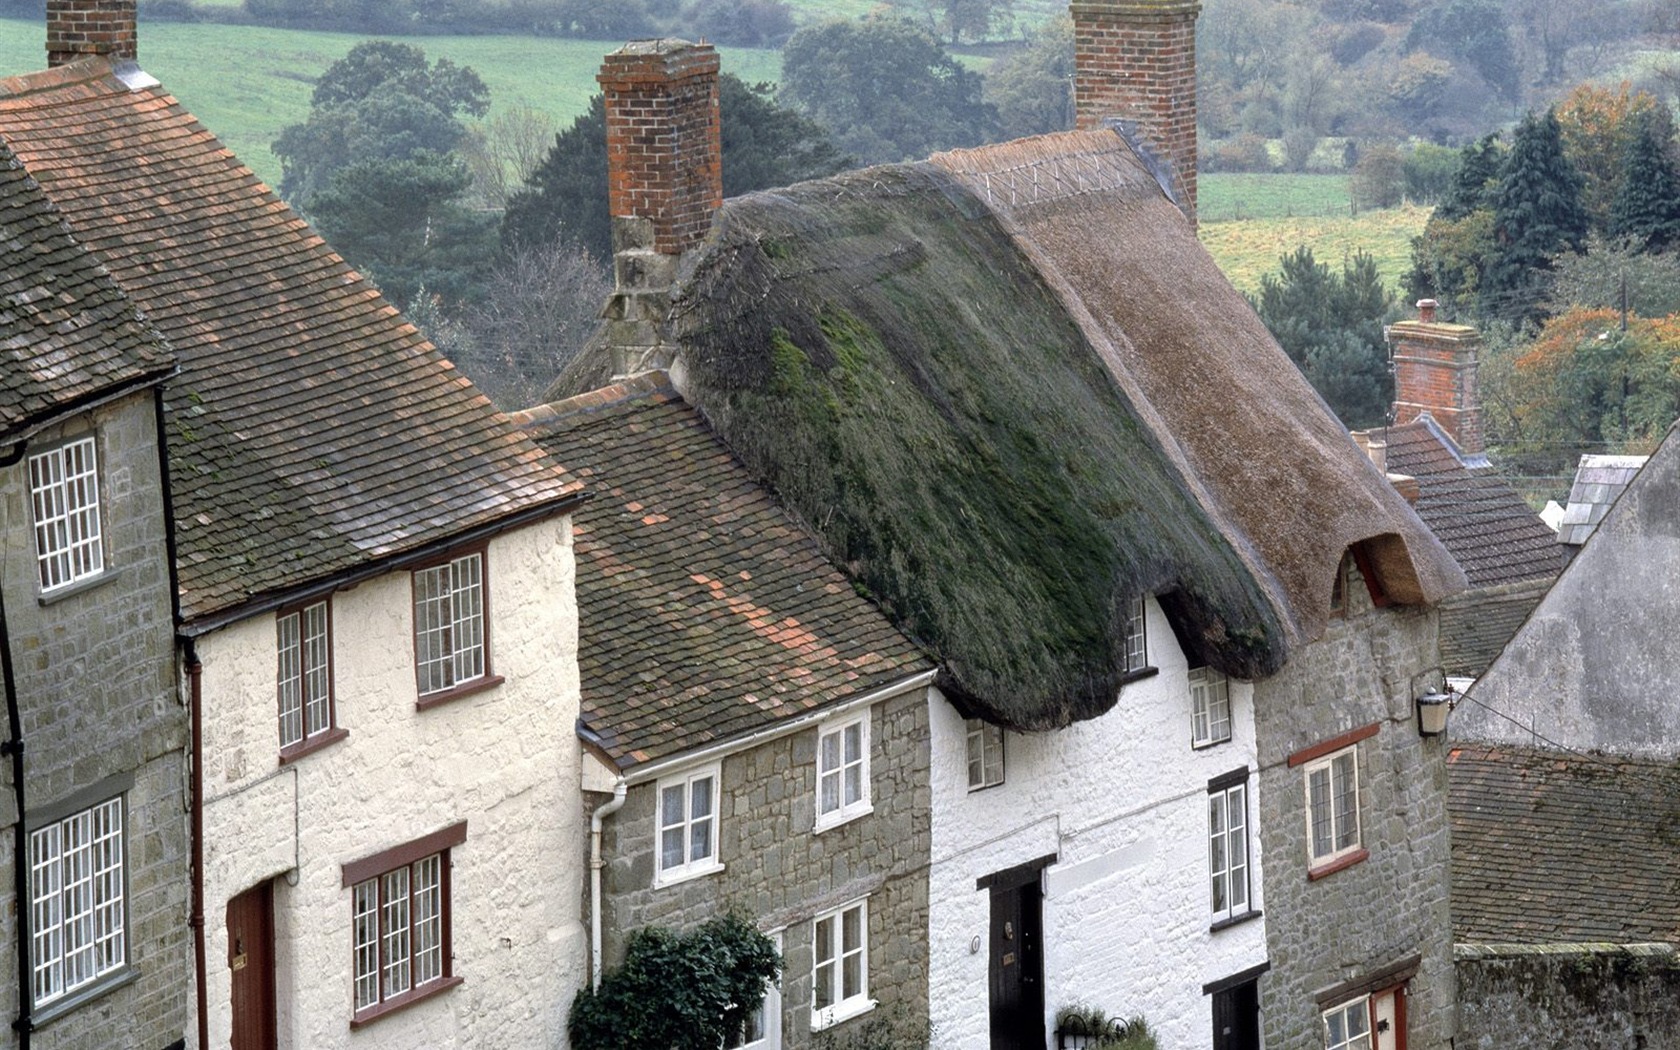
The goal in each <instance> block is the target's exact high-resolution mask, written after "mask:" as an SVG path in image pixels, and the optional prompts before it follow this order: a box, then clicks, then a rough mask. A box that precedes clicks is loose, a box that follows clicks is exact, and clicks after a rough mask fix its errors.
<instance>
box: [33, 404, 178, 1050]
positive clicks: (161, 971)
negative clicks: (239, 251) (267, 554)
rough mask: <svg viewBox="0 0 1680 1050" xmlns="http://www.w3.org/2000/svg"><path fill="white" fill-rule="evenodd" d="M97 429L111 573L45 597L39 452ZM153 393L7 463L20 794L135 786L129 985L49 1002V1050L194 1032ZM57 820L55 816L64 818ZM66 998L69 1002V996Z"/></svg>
mask: <svg viewBox="0 0 1680 1050" xmlns="http://www.w3.org/2000/svg"><path fill="white" fill-rule="evenodd" d="M88 433H93V434H95V435H96V437H97V443H96V446H95V449H96V455H97V459H98V465H99V475H98V477H99V484H100V513H101V532H102V535H103V538H104V543H105V550H104V554H105V572H104V574H103V575H102V576H101V577H100V578H99V579H98V581H97V582H94V583H91V584H89V585H86V586H84V587H82V588H80V589H78V588H76V587H75V586H74V585H73V586H72V588H71V589H70V590H69V591H66V592H64V593H62V594H60V595H55V596H53V597H51V598H49V599H48V600H47V601H46V602H45V603H43V602H42V601H41V600H40V598H39V591H40V588H39V583H38V578H37V575H36V566H35V553H34V552H35V544H34V539H33V533H32V517H31V514H32V512H31V508H30V496H29V475H28V456H29V455H33V454H36V453H38V452H41V451H44V450H46V449H48V448H51V447H52V446H54V445H56V444H58V443H59V442H61V441H63V440H66V439H74V438H79V437H82V436H84V435H86V434H88ZM162 491H163V490H162V487H161V471H160V464H159V460H158V440H157V433H156V425H155V415H154V403H153V395H152V393H151V391H146V392H144V393H140V394H136V395H134V396H131V397H128V398H124V399H123V400H121V401H118V402H115V403H113V404H111V405H108V406H105V407H103V408H100V409H97V410H95V411H92V412H89V413H84V414H82V415H80V416H77V417H75V418H74V419H72V420H71V421H69V422H67V423H65V424H63V425H62V426H58V427H55V428H52V429H51V430H49V431H47V432H44V433H41V434H38V435H36V436H35V437H33V438H32V439H31V441H30V443H29V447H28V449H27V450H26V452H25V456H24V458H23V459H21V460H19V461H18V462H17V463H16V464H14V465H12V466H10V467H7V468H5V469H4V470H3V471H0V528H3V530H4V535H5V537H6V550H7V552H8V553H7V557H6V559H5V561H4V569H3V575H0V582H3V586H4V588H5V602H6V617H7V621H8V629H9V633H10V642H11V646H12V655H13V660H14V665H15V669H16V672H17V690H18V700H19V706H20V708H21V714H22V716H23V733H24V740H25V744H26V749H25V753H24V776H25V780H24V785H25V789H26V800H25V804H26V806H27V807H28V808H29V811H30V812H31V813H38V812H40V811H41V810H42V809H43V808H44V807H51V808H54V809H62V808H63V807H64V805H66V804H69V805H72V806H74V807H77V808H80V807H82V806H83V805H87V806H91V805H94V804H96V803H97V802H100V801H103V800H104V799H103V798H94V797H84V796H86V795H87V794H88V790H89V789H90V788H92V787H94V786H95V785H98V784H99V783H100V782H101V781H103V780H105V779H106V778H108V777H130V778H132V781H133V783H132V786H130V787H128V788H127V790H126V793H125V801H126V807H125V821H126V823H125V828H124V833H125V834H124V843H125V848H126V852H125V858H124V859H125V862H126V867H127V875H128V892H127V898H126V907H127V931H128V939H129V941H128V958H129V971H130V973H131V974H132V977H133V979H132V980H131V981H129V982H128V983H124V984H120V985H118V986H114V987H113V986H107V987H105V988H103V989H101V988H99V986H97V985H96V986H94V988H93V989H90V991H91V992H92V995H91V997H90V998H88V999H87V1000H86V1001H85V1002H82V1003H80V1004H79V1005H70V1004H72V1003H73V1002H74V1001H75V1000H76V998H77V997H76V996H74V995H72V996H70V997H67V998H66V999H64V1000H60V1001H59V1002H57V1003H51V1004H48V1010H47V1011H46V1012H45V1014H41V1012H40V1011H37V1014H38V1015H41V1016H45V1017H47V1018H48V1019H47V1020H46V1021H44V1022H40V1023H38V1025H37V1028H36V1030H35V1032H34V1033H33V1036H32V1038H33V1043H32V1045H33V1046H35V1047H37V1048H39V1050H54V1048H71V1047H89V1046H97V1047H100V1048H101V1050H123V1048H133V1050H161V1048H163V1047H165V1046H169V1045H172V1044H178V1042H179V1041H180V1040H181V1039H182V1038H184V1036H185V1034H186V1032H187V1029H188V1028H189V1026H190V1007H191V999H192V974H191V968H190V967H191V957H190V946H189V943H188V939H187V924H186V919H187V910H188V902H187V887H188V885H189V879H188V858H189V849H188V841H187V823H186V815H185V812H184V810H183V806H182V800H183V797H184V796H183V784H184V781H183V774H182V769H183V765H182V754H183V753H184V750H185V746H186V715H185V711H184V710H183V708H182V707H181V705H180V704H179V703H178V702H177V700H176V694H175V685H174V667H175V662H174V653H175V649H174V644H175V639H174V624H173V620H172V606H171V602H170V586H171V582H170V577H169V560H168V550H167V546H166V537H167V529H166V523H165V517H164V504H163V497H162ZM0 768H3V769H4V777H5V781H6V785H7V787H6V790H5V791H4V793H3V794H0V813H3V814H4V821H5V833H4V835H3V836H0V849H4V850H5V851H6V855H7V856H10V855H11V851H12V850H13V849H14V848H15V836H16V834H17V823H16V821H17V813H16V808H15V797H14V795H13V793H12V791H11V789H10V785H11V766H10V763H9V761H8V762H4V763H0ZM54 815H55V818H56V816H58V815H67V814H57V813H55V814H54ZM12 888H13V884H12V880H11V879H10V878H7V879H4V880H0V915H3V916H4V918H3V919H0V937H3V938H4V941H5V943H6V944H7V945H8V946H10V945H13V944H15V943H16V941H15V937H16V935H17V933H16V930H17V927H16V913H17V902H16V901H15V900H13V899H12V898H13V893H12ZM16 966H17V961H16V955H15V954H14V953H13V952H11V951H6V952H0V1003H4V1004H5V1006H4V1007H0V1009H4V1010H5V1011H7V1020H8V1021H9V1020H11V1018H13V1017H15V1016H16V1013H15V1010H16V1009H17V1004H16V991H15V990H16V988H17V969H16ZM61 1004H63V1005H61Z"/></svg>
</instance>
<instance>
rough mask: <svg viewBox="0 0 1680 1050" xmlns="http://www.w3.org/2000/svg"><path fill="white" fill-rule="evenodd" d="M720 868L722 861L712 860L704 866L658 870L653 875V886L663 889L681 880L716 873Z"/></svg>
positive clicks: (690, 879)
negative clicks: (665, 870) (666, 870)
mask: <svg viewBox="0 0 1680 1050" xmlns="http://www.w3.org/2000/svg"><path fill="white" fill-rule="evenodd" d="M722 870H723V863H722V862H721V861H715V860H714V861H712V862H711V863H709V864H706V865H704V866H698V865H697V866H692V867H687V868H676V869H674V870H672V871H668V872H659V873H658V874H656V875H654V877H653V888H654V889H656V890H658V889H664V888H665V887H666V886H675V885H677V884H678V883H681V882H690V881H693V880H694V879H703V878H705V877H706V876H707V875H716V874H717V873H718V872H720V871H722Z"/></svg>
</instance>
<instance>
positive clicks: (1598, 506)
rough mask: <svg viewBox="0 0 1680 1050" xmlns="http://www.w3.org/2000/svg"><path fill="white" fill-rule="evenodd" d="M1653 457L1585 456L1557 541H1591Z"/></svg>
mask: <svg viewBox="0 0 1680 1050" xmlns="http://www.w3.org/2000/svg"><path fill="white" fill-rule="evenodd" d="M1649 458H1650V457H1649V456H1599V455H1586V456H1582V457H1581V462H1580V464H1579V465H1578V466H1577V467H1576V468H1575V483H1574V484H1573V485H1571V486H1570V488H1569V505H1568V506H1566V507H1565V508H1564V509H1563V520H1562V521H1561V522H1559V523H1558V531H1557V542H1559V543H1567V544H1569V545H1570V546H1574V547H1579V546H1580V545H1581V544H1583V543H1585V542H1587V538H1588V537H1590V536H1591V535H1592V534H1593V530H1595V529H1597V528H1598V523H1599V522H1601V521H1603V520H1604V516H1605V515H1606V514H1608V513H1610V507H1611V506H1612V505H1613V504H1614V503H1615V502H1616V498H1617V497H1618V496H1620V495H1621V494H1622V490H1623V489H1626V488H1627V487H1628V483H1629V482H1631V481H1632V480H1633V478H1634V475H1636V474H1638V473H1639V468H1640V467H1643V466H1644V465H1645V461H1646V460H1647V459H1649Z"/></svg>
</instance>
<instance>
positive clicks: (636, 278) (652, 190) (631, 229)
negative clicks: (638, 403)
mask: <svg viewBox="0 0 1680 1050" xmlns="http://www.w3.org/2000/svg"><path fill="white" fill-rule="evenodd" d="M596 79H597V80H598V81H599V82H600V84H601V92H602V94H603V96H604V97H605V101H606V116H607V201H608V208H609V214H610V215H611V216H612V232H613V276H614V280H615V285H616V287H615V288H614V291H613V296H612V299H611V300H610V301H609V302H608V304H607V309H606V312H605V316H606V319H607V338H608V340H609V341H610V342H611V344H612V346H613V348H614V350H615V352H616V354H617V356H618V365H617V370H618V371H619V373H620V374H623V375H633V374H635V373H637V372H642V371H646V370H648V369H650V368H668V367H670V365H671V364H672V360H671V358H672V351H673V350H674V348H673V347H672V346H670V344H669V341H668V340H667V339H666V337H665V334H664V327H665V319H666V314H667V312H668V309H669V306H670V291H671V286H672V284H673V282H674V281H675V280H676V275H677V263H678V260H679V259H680V258H681V257H682V254H683V252H685V251H688V250H689V249H690V248H693V247H695V246H696V245H698V244H699V243H700V242H701V241H702V240H704V239H705V236H706V232H707V231H708V230H710V229H711V226H712V215H713V213H715V212H716V211H717V209H718V207H719V206H720V205H721V204H722V203H723V142H722V138H721V130H720V124H719V121H718V56H717V51H716V50H715V49H714V48H713V47H712V46H711V45H710V44H691V43H689V42H688V41H686V40H639V41H636V42H634V43H631V44H626V45H625V46H623V47H621V48H619V49H618V50H617V51H614V52H613V53H612V54H610V55H608V56H607V57H606V59H605V60H604V61H603V62H602V63H601V72H600V75H599V76H598V77H597V78H596Z"/></svg>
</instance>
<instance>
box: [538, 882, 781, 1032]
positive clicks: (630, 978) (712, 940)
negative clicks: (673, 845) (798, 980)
mask: <svg viewBox="0 0 1680 1050" xmlns="http://www.w3.org/2000/svg"><path fill="white" fill-rule="evenodd" d="M781 968H782V960H781V956H780V955H778V954H777V952H776V945H775V943H774V942H773V941H771V940H770V938H768V937H766V936H765V935H764V934H762V933H760V932H758V929H757V928H756V927H754V926H753V924H752V923H751V922H749V921H748V920H746V919H744V918H741V917H740V916H737V915H724V916H720V917H718V918H713V919H708V920H707V921H706V922H704V923H702V924H701V925H699V926H698V927H696V928H695V929H693V930H691V931H689V932H687V933H682V934H678V933H673V932H672V931H670V930H667V929H664V928H662V927H657V926H653V927H648V928H645V929H641V930H637V931H636V932H635V933H632V934H631V935H630V939H629V942H628V943H627V944H626V945H625V950H624V962H623V964H622V965H620V966H619V967H617V968H616V969H613V970H611V971H609V972H608V973H607V974H605V975H604V976H603V977H602V979H601V987H600V988H599V989H598V990H593V989H589V988H585V989H583V990H582V991H581V992H579V993H578V995H577V998H576V999H574V1000H572V1010H571V1015H570V1016H569V1017H568V1018H567V1021H566V1027H567V1030H568V1032H569V1033H570V1035H571V1040H572V1045H573V1046H586V1047H589V1048H590V1050H649V1048H651V1047H658V1048H659V1050H717V1048H718V1047H720V1046H724V1045H727V1044H728V1043H730V1042H733V1041H734V1040H735V1039H736V1038H737V1037H738V1036H739V1035H740V1034H741V1027H742V1025H743V1024H744V1023H745V1022H746V1020H747V1018H748V1016H750V1015H751V1013H752V1011H754V1010H755V1009H757V1008H758V1004H759V1003H760V1002H762V1001H763V1000H764V993H765V991H766V989H767V988H768V987H769V985H770V982H771V981H773V980H775V979H776V975H777V974H778V973H780V972H781Z"/></svg>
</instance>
